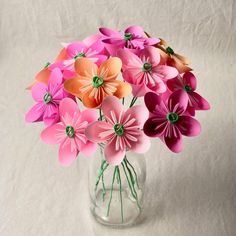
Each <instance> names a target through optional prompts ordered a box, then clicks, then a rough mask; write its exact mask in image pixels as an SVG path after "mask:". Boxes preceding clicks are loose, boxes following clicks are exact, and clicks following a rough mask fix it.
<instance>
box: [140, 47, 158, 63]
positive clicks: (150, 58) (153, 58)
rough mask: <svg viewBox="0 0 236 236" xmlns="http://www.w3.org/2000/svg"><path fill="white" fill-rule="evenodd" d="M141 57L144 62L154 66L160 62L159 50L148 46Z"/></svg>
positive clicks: (142, 51)
mask: <svg viewBox="0 0 236 236" xmlns="http://www.w3.org/2000/svg"><path fill="white" fill-rule="evenodd" d="M139 57H140V58H141V60H142V61H143V62H148V63H151V64H152V65H153V66H154V65H158V64H159V62H160V53H159V51H158V50H157V48H155V47H152V46H147V47H145V48H144V49H143V50H141V52H140V56H139Z"/></svg>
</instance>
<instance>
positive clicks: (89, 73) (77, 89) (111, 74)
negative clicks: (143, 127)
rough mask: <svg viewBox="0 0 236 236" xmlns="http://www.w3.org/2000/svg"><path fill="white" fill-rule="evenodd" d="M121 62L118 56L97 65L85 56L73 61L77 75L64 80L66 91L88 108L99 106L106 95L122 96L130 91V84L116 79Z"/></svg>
mask: <svg viewBox="0 0 236 236" xmlns="http://www.w3.org/2000/svg"><path fill="white" fill-rule="evenodd" d="M121 66H122V62H121V60H120V59H119V58H118V57H111V58H109V59H108V60H106V61H104V62H103V63H102V64H101V66H100V67H99V68H98V66H97V65H96V64H95V63H93V62H92V61H91V60H89V59H87V58H79V59H77V60H76V62H75V71H76V73H77V75H78V76H77V77H76V78H73V79H69V80H67V81H65V83H64V88H65V90H66V91H67V92H69V93H71V94H73V95H75V96H77V97H79V98H80V99H81V100H82V102H83V104H84V105H85V106H86V107H88V108H95V107H99V106H100V105H101V103H102V101H103V99H104V98H105V97H106V96H109V95H113V96H116V97H118V98H123V97H125V96H127V95H128V94H129V93H131V90H132V89H131V86H130V85H129V84H128V83H126V82H124V81H120V80H117V75H118V74H119V72H120V70H121Z"/></svg>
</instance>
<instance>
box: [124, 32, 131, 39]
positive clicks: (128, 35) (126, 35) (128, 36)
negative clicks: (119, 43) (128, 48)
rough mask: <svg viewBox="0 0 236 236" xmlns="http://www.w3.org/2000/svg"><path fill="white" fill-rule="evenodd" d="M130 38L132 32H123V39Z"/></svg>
mask: <svg viewBox="0 0 236 236" xmlns="http://www.w3.org/2000/svg"><path fill="white" fill-rule="evenodd" d="M130 39H132V34H131V33H125V34H124V40H130Z"/></svg>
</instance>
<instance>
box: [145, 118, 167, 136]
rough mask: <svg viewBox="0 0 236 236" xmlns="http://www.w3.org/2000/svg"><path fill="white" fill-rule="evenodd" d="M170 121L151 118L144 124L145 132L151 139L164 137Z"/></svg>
mask: <svg viewBox="0 0 236 236" xmlns="http://www.w3.org/2000/svg"><path fill="white" fill-rule="evenodd" d="M167 126H168V121H167V120H166V119H165V118H161V117H160V118H157V117H155V116H154V117H150V118H149V119H148V120H147V121H146V122H145V124H144V127H143V131H144V133H145V134H146V135H147V136H149V137H162V136H163V134H164V132H165V130H166V128H167Z"/></svg>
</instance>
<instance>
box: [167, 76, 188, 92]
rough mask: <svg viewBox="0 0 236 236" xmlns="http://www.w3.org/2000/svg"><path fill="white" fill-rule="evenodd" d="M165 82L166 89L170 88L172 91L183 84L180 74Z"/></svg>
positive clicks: (181, 87) (180, 87)
mask: <svg viewBox="0 0 236 236" xmlns="http://www.w3.org/2000/svg"><path fill="white" fill-rule="evenodd" d="M166 84H167V87H168V89H170V90H171V91H172V92H173V91H176V90H179V89H183V88H184V86H185V85H184V83H183V80H182V78H181V76H177V77H175V78H174V79H169V80H167V82H166Z"/></svg>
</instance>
